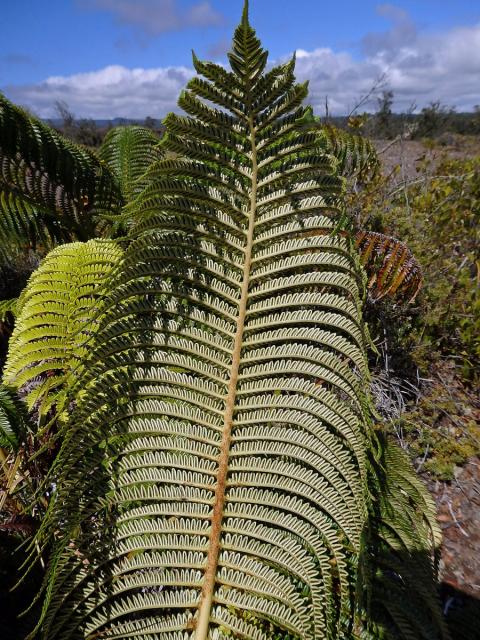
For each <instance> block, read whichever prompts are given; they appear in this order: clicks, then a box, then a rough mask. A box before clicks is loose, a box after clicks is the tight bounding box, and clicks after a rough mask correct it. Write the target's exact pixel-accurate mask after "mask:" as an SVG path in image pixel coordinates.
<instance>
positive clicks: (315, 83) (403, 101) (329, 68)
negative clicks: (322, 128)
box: [297, 5, 480, 114]
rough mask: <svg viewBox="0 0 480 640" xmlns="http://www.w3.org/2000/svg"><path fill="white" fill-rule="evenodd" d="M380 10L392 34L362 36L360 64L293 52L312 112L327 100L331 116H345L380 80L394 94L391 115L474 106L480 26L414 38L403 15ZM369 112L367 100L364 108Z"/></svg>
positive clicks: (343, 56)
mask: <svg viewBox="0 0 480 640" xmlns="http://www.w3.org/2000/svg"><path fill="white" fill-rule="evenodd" d="M384 7H385V10H386V11H387V8H388V12H389V15H390V17H392V18H393V19H394V24H393V26H392V29H391V30H390V31H389V32H387V33H386V34H368V35H367V36H365V38H364V39H363V41H362V45H363V49H364V52H365V55H364V57H363V58H362V59H360V60H357V59H355V58H353V56H351V55H350V54H349V53H336V52H334V51H332V49H327V48H323V49H316V50H314V51H302V50H300V51H298V52H297V58H298V63H297V76H298V77H299V79H302V80H304V79H310V98H309V99H310V102H311V103H312V104H313V105H314V107H316V108H317V109H318V110H321V108H323V104H324V102H325V96H326V95H328V97H329V103H330V110H331V112H332V113H336V114H343V113H348V112H349V111H350V109H351V108H352V107H353V106H354V105H355V104H356V102H357V101H358V99H359V97H360V96H362V95H364V94H366V93H367V92H368V91H369V89H370V88H371V87H372V85H374V84H375V82H376V81H377V80H378V78H381V77H385V80H386V86H388V88H389V89H391V90H392V91H393V92H394V94H395V105H394V108H395V109H396V110H397V111H404V110H406V109H408V108H409V107H410V106H411V104H412V102H415V103H416V104H417V105H418V107H423V106H425V105H426V104H428V103H429V102H432V101H435V100H440V101H441V102H442V103H444V104H446V105H449V106H451V107H456V108H457V109H458V110H459V111H462V110H470V109H472V107H473V106H474V105H476V104H480V84H479V78H480V23H479V24H477V25H474V26H471V27H457V28H453V29H451V30H449V31H447V32H444V33H435V34H420V33H417V31H416V30H415V29H414V25H412V24H411V23H410V21H409V18H408V16H407V15H406V14H404V12H400V10H398V12H395V13H391V14H390V12H391V11H392V10H393V7H391V5H384ZM374 107H375V98H374V97H373V98H372V101H371V102H370V104H368V105H366V108H367V109H368V108H370V109H372V108H374Z"/></svg>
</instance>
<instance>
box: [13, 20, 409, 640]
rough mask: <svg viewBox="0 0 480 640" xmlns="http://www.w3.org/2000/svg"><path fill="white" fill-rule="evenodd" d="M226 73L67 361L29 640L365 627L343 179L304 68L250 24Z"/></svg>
mask: <svg viewBox="0 0 480 640" xmlns="http://www.w3.org/2000/svg"><path fill="white" fill-rule="evenodd" d="M229 57H230V65H231V69H232V70H231V71H228V70H226V69H224V68H222V67H219V66H217V65H214V64H211V63H203V62H201V61H199V60H198V59H197V58H196V57H194V65H195V67H196V70H197V72H198V73H199V74H200V75H201V76H203V78H202V77H196V78H194V79H193V80H191V81H190V83H189V85H188V87H187V90H186V91H185V92H184V93H183V94H182V96H181V97H180V101H179V102H180V106H181V107H183V109H184V111H186V113H187V114H188V115H187V116H176V115H170V116H169V117H168V118H167V121H166V127H167V135H166V140H165V142H164V145H165V148H166V149H167V150H170V151H173V152H175V153H177V154H179V156H180V157H179V158H178V159H162V160H160V161H159V162H157V163H156V164H155V166H154V167H153V168H152V169H151V170H150V171H149V185H148V186H147V187H146V188H145V190H144V191H143V192H142V193H141V194H139V195H138V196H137V197H136V198H135V199H134V201H133V202H132V203H131V204H130V205H129V211H132V212H135V216H134V218H135V224H134V226H133V228H132V229H131V237H130V244H129V247H128V249H127V250H126V254H125V257H124V260H123V263H122V268H121V269H118V270H116V271H115V273H114V279H112V280H111V285H112V292H111V294H110V295H108V296H107V297H106V299H105V300H104V301H103V302H102V312H101V314H97V315H96V316H95V318H96V319H98V320H99V322H100V326H98V327H96V326H95V335H94V336H92V338H91V340H90V339H89V340H88V343H87V344H86V348H84V349H83V351H82V353H81V354H80V356H79V357H78V356H77V354H76V347H75V349H73V350H72V355H70V351H69V350H67V353H66V354H63V356H62V357H63V358H64V360H63V364H62V365H61V366H59V381H61V383H62V384H66V385H67V387H68V394H69V396H68V397H69V399H71V400H72V402H71V407H70V408H71V415H70V416H69V418H68V420H65V421H62V422H61V423H60V424H59V434H58V435H59V440H60V441H61V449H60V451H59V453H58V455H57V457H56V459H55V462H54V464H53V466H52V468H51V471H50V475H49V478H48V481H47V483H46V484H48V486H50V487H53V493H52V497H51V500H50V504H49V507H48V511H47V515H46V517H45V519H44V520H43V522H42V525H41V527H40V530H39V532H38V535H37V537H36V541H35V542H36V545H38V547H39V548H40V550H41V551H43V550H47V549H48V550H50V551H51V554H50V562H49V567H48V571H47V574H46V578H45V585H44V596H45V597H44V606H43V613H42V618H41V621H40V623H39V626H38V629H37V630H36V631H35V632H34V633H33V634H32V637H33V636H34V635H36V634H37V632H38V634H39V635H40V637H41V638H43V639H48V640H54V639H55V638H59V639H61V640H67V639H68V638H72V639H73V638H74V639H83V640H87V639H88V640H94V638H136V639H142V640H143V639H145V640H147V639H148V640H153V639H158V640H160V639H167V638H168V639H171V640H173V639H182V640H186V639H187V638H195V640H204V639H206V638H211V639H218V640H220V638H243V639H245V638H252V639H255V640H264V639H265V640H269V639H272V638H298V639H300V638H301V639H302V640H303V639H308V638H312V639H313V638H315V639H331V640H333V639H334V638H336V639H340V638H342V639H347V638H354V637H358V636H359V635H360V633H362V621H361V617H360V616H357V615H356V613H355V612H356V611H357V610H359V611H361V610H362V609H361V605H362V604H363V598H362V597H360V592H362V591H363V590H364V589H367V588H368V582H367V583H365V584H361V583H360V582H359V567H364V566H365V567H368V565H369V562H368V561H367V560H365V554H366V553H368V551H369V548H367V549H366V548H365V541H367V542H368V541H372V543H371V544H372V546H371V549H372V555H375V551H374V550H375V549H377V548H378V546H379V543H378V539H379V538H380V537H381V534H380V533H378V532H379V528H378V526H377V527H373V526H371V525H370V524H369V522H368V519H369V517H371V516H372V515H373V514H375V508H374V505H373V504H372V500H371V491H372V490H376V489H377V488H378V487H377V486H376V485H375V482H374V481H372V477H373V478H374V479H375V478H376V477H377V475H378V474H377V475H376V472H375V464H376V463H373V462H371V458H372V454H371V440H372V438H373V436H372V433H371V427H370V417H369V402H368V399H367V398H366V396H365V394H364V392H363V389H364V388H365V386H366V385H365V382H366V380H367V378H368V371H367V366H366V357H365V336H364V327H363V324H362V320H361V296H360V290H359V282H360V277H359V265H358V258H357V254H356V251H355V247H354V243H353V239H351V238H350V234H349V233H348V232H347V233H344V231H348V229H346V228H345V223H342V222H339V219H341V220H343V219H344V216H341V215H340V214H341V213H342V193H343V184H344V181H343V179H342V178H341V177H339V176H338V174H337V173H336V168H337V166H338V163H336V161H335V160H334V158H333V157H331V156H330V155H329V154H328V153H326V152H325V147H324V145H323V146H322V144H321V143H320V142H319V138H318V135H317V133H316V132H314V131H310V130H306V129H305V126H304V124H305V118H306V116H308V111H307V108H306V107H304V106H302V103H303V100H304V99H305V97H306V94H307V89H306V86H305V85H296V84H295V82H294V75H293V72H294V62H293V61H292V62H290V63H287V64H285V65H282V66H279V67H274V68H273V69H271V70H269V71H265V68H266V63H267V52H266V51H264V50H263V49H262V48H261V45H260V43H259V41H258V40H257V38H256V36H255V32H254V31H253V30H252V28H251V27H250V25H249V22H248V16H247V10H245V11H244V15H243V19H242V22H241V24H240V26H239V27H238V28H237V30H236V32H235V37H234V41H233V49H232V52H231V53H230V56H229ZM54 257H55V258H58V259H60V253H58V254H55V255H54ZM74 272H75V273H76V271H75V270H74ZM39 284H40V278H39ZM35 288H36V286H35V285H34V283H33V281H32V283H31V285H30V288H29V290H30V292H33V291H34V289H35ZM50 288H51V286H50ZM67 288H68V287H67ZM40 289H41V287H40ZM29 295H32V298H29V297H28V296H29ZM47 299H48V297H47ZM29 305H30V307H31V309H32V312H33V307H34V303H33V294H32V293H30V294H28V293H27V294H26V297H25V299H24V300H22V301H21V305H20V306H21V311H20V318H22V317H23V318H25V322H27V321H28V322H30V320H28V319H29V318H30V316H31V312H30V311H28V309H29ZM66 308H68V302H67V307H66ZM87 315H89V314H87ZM32 317H33V316H32ZM89 317H90V316H89ZM21 321H22V320H20V321H19V322H21ZM60 324H61V325H62V326H67V327H68V326H69V325H68V322H66V321H65V314H64V310H62V314H61V320H60ZM89 329H90V325H89ZM17 331H18V336H20V335H23V337H22V339H21V340H20V338H19V341H18V343H17V347H15V344H12V347H11V352H10V354H11V358H12V363H15V364H12V365H11V367H10V369H9V371H12V372H13V371H15V375H14V378H15V380H16V381H17V384H19V383H20V378H19V376H21V375H27V376H28V375H30V374H31V373H32V372H30V365H28V364H27V360H28V358H27V359H25V360H23V361H20V360H18V361H16V360H15V358H16V357H17V356H15V355H14V354H15V353H16V352H18V353H20V351H21V349H20V348H19V347H20V346H21V344H26V343H28V339H26V334H25V333H23V334H22V329H21V328H18V329H17ZM67 333H68V332H67ZM77 333H81V330H80V329H79V327H76V330H75V331H74V335H77ZM39 335H40V334H38V337H39ZM44 335H45V338H46V340H45V343H48V342H49V341H50V336H51V335H54V334H53V333H52V332H51V328H50V327H48V326H47V328H46V333H45V334H44ZM35 337H37V336H36V334H35V335H33V334H32V338H33V342H34V344H33V345H32V351H33V352H35V350H36V349H40V350H41V349H42V347H41V346H40V343H41V342H42V340H39V341H37V342H36V343H35ZM42 337H43V336H42ZM27 338H28V334H27ZM67 344H68V343H67ZM75 344H76V343H75ZM80 344H81V346H85V343H80ZM43 359H44V358H43V355H42V357H41V360H43ZM48 359H50V356H48ZM72 360H73V361H74V362H75V363H77V362H79V365H80V366H78V365H77V364H75V367H74V368H73V369H74V371H75V375H71V376H70V377H69V378H68V380H65V378H62V375H63V369H64V365H65V364H66V365H68V366H70V364H69V363H70V362H71V361H72ZM39 361H40V359H39ZM60 361H61V358H59V360H58V362H60ZM56 362H57V361H56V360H55V357H52V362H48V361H46V362H44V365H43V366H47V367H48V366H50V365H53V366H56ZM31 368H32V369H33V367H31ZM70 368H71V367H70ZM372 474H373V475H372ZM379 517H380V516H379ZM401 524H402V523H401ZM407 528H408V527H407ZM360 575H365V576H366V579H367V581H368V576H369V572H368V570H367V571H365V573H364V574H360ZM379 624H381V623H379Z"/></svg>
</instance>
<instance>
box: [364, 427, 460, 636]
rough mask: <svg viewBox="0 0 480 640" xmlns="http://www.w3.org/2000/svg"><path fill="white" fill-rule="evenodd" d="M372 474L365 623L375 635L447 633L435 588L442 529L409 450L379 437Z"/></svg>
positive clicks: (430, 634) (436, 634)
mask: <svg viewBox="0 0 480 640" xmlns="http://www.w3.org/2000/svg"><path fill="white" fill-rule="evenodd" d="M374 468H375V473H374V474H373V476H372V480H373V487H372V488H373V491H374V493H375V496H376V500H375V503H374V510H375V512H376V515H375V517H374V518H372V523H373V524H372V528H371V530H370V536H371V539H370V544H369V553H371V554H372V556H373V558H372V559H373V562H372V565H373V566H372V569H373V573H374V577H373V581H372V582H373V584H372V589H371V592H370V594H371V601H370V603H369V607H370V616H369V625H368V626H370V628H371V629H372V630H373V632H374V633H373V637H374V638H386V639H388V640H430V639H438V638H445V639H447V638H449V633H448V630H447V627H446V623H445V620H444V618H443V616H442V611H441V608H440V606H439V597H438V593H437V590H436V584H435V580H436V568H437V567H436V565H437V552H438V548H439V546H440V544H441V532H440V529H439V526H438V524H437V521H436V513H435V503H434V501H433V499H432V497H431V496H430V494H429V493H428V491H427V489H426V488H425V487H424V486H423V484H422V483H421V481H420V480H419V479H418V478H417V477H416V474H415V471H414V470H413V468H412V466H411V464H410V462H409V460H408V458H407V455H406V454H405V452H404V451H402V450H401V449H400V447H399V446H398V445H397V444H396V443H392V442H390V441H389V440H387V439H386V438H385V437H384V436H382V437H381V457H380V459H379V460H378V461H377V462H375V463H374Z"/></svg>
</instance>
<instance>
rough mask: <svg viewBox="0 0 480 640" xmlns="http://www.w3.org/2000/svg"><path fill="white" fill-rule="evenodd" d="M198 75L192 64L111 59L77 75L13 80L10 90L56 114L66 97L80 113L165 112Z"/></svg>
mask: <svg viewBox="0 0 480 640" xmlns="http://www.w3.org/2000/svg"><path fill="white" fill-rule="evenodd" d="M193 75H194V71H193V69H189V68H187V67H163V68H162V67H160V68H158V69H141V68H139V69H127V68H126V67H122V66H120V65H111V66H109V67H105V68H104V69H100V70H99V71H91V72H89V73H78V74H75V75H72V76H53V77H51V78H48V79H47V80H45V81H44V82H41V83H39V84H32V85H24V86H18V87H16V86H10V87H7V89H6V92H5V93H6V95H7V97H9V98H10V99H11V100H13V101H14V102H16V103H17V104H21V105H23V106H26V107H28V108H30V109H32V111H34V113H36V114H37V115H38V116H40V117H41V118H53V117H56V116H57V114H56V112H55V106H54V105H55V101H56V100H63V101H65V102H66V103H67V104H68V106H69V108H70V109H71V110H72V112H73V113H74V114H76V115H77V116H88V117H91V118H115V117H123V118H144V117H145V116H147V115H150V116H153V117H156V118H159V117H163V116H165V114H166V113H168V112H169V111H172V110H174V109H175V107H176V103H177V99H178V95H179V93H180V91H181V90H182V89H183V87H184V86H185V84H186V83H187V82H188V80H189V79H190V78H191V77H192V76H193Z"/></svg>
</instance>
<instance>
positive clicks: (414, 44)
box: [4, 0, 480, 118]
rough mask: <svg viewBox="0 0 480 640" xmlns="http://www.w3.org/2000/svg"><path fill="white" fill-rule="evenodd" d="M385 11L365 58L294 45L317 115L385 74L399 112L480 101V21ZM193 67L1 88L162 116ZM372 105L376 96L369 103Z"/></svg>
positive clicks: (106, 110)
mask: <svg viewBox="0 0 480 640" xmlns="http://www.w3.org/2000/svg"><path fill="white" fill-rule="evenodd" d="M96 1H102V2H107V1H110V0H96ZM380 10H381V11H382V12H383V15H385V16H386V17H387V18H388V19H389V20H390V21H391V23H392V26H391V29H390V30H389V31H388V32H386V34H385V33H384V34H368V35H366V36H365V38H363V40H362V47H363V52H364V55H363V57H362V58H360V59H357V58H355V57H353V56H352V55H351V54H350V53H347V52H335V51H333V50H332V49H330V48H318V49H315V50H313V51H306V50H302V49H300V50H298V51H297V66H296V74H297V78H298V79H299V80H310V95H309V98H308V100H309V103H310V104H312V105H313V106H314V108H315V110H316V111H317V112H318V113H322V112H323V110H324V105H325V96H327V95H328V100H329V108H330V112H331V113H333V114H345V113H348V112H349V111H350V110H351V108H352V107H353V106H354V105H355V104H356V103H357V101H358V99H359V97H360V96H362V95H364V94H366V93H368V91H369V90H370V88H371V87H372V85H374V84H375V82H376V81H377V80H378V78H380V77H383V76H385V78H386V82H387V84H386V85H385V88H389V89H391V90H392V91H393V92H394V95H395V104H394V108H395V109H396V110H397V111H404V110H406V109H408V108H409V107H410V106H411V104H412V102H415V103H416V104H417V105H418V107H419V108H421V107H423V106H425V105H427V104H428V103H429V102H431V101H435V100H440V101H441V102H442V103H444V104H446V105H448V106H452V107H456V108H457V109H458V110H470V109H472V107H473V106H474V105H476V104H480V84H479V82H478V80H479V78H480V23H479V24H477V25H474V26H469V27H456V28H452V29H450V30H449V31H446V32H443V33H421V32H418V31H417V30H416V29H415V27H414V25H413V24H412V23H411V21H410V19H409V17H408V15H407V14H406V13H405V12H403V11H401V10H399V9H397V8H396V7H393V6H392V5H382V6H381V8H380ZM224 44H225V43H219V44H218V45H216V46H215V47H214V49H212V51H210V54H211V55H213V54H215V55H214V57H217V56H222V54H223V53H224ZM193 73H194V72H193V70H192V69H190V68H187V67H180V66H179V67H165V68H157V69H141V68H139V69H127V68H125V67H121V66H109V67H106V68H105V69H101V70H99V71H93V72H91V73H81V74H76V75H72V76H68V77H52V78H48V79H47V80H45V81H44V82H41V83H39V84H32V85H24V86H14V85H11V86H9V87H4V90H5V93H6V94H7V96H8V97H10V98H11V99H12V100H14V101H15V102H17V103H19V104H22V105H25V106H27V107H29V108H30V109H32V110H33V111H35V112H36V113H37V114H38V115H40V116H41V117H46V118H48V117H54V115H55V111H54V108H53V105H54V103H55V100H59V99H61V100H65V101H66V102H67V103H68V104H69V106H70V108H71V109H72V111H74V113H76V114H77V115H79V116H90V117H93V118H113V117H115V116H120V117H126V118H144V117H145V116H146V115H151V116H153V117H157V118H160V117H163V116H164V115H165V114H166V113H167V112H168V111H170V110H174V109H175V107H176V101H177V97H178V94H179V92H180V91H181V89H182V88H183V87H184V85H185V84H186V82H187V81H188V79H189V78H190V77H191V76H192V75H193ZM375 107H376V102H375V97H374V96H373V98H372V100H371V101H370V103H369V104H366V105H365V107H364V108H366V109H369V108H370V109H375Z"/></svg>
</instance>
